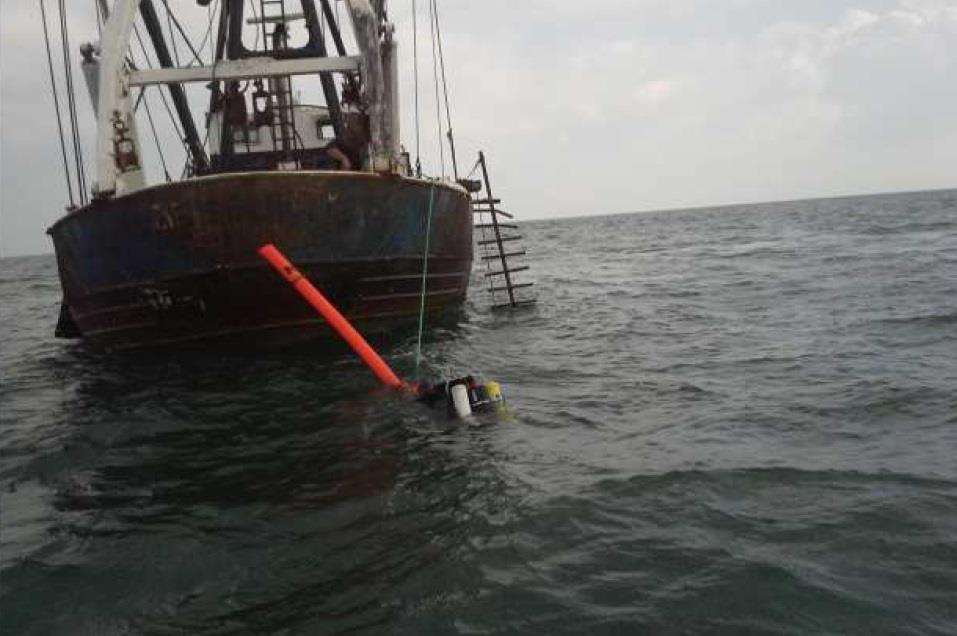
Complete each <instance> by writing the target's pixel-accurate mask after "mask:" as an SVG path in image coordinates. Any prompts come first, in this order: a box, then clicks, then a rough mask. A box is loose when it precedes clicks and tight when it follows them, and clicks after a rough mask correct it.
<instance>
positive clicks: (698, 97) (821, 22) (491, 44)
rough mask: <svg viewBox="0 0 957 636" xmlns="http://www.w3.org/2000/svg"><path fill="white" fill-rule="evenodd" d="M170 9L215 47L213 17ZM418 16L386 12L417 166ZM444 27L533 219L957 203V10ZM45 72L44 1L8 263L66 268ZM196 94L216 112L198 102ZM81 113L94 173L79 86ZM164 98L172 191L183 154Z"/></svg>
mask: <svg viewBox="0 0 957 636" xmlns="http://www.w3.org/2000/svg"><path fill="white" fill-rule="evenodd" d="M170 3H171V5H172V6H173V7H174V8H175V9H176V10H177V12H178V13H179V14H180V16H181V18H182V19H183V20H184V22H185V23H186V24H188V25H189V27H188V28H189V30H190V31H191V33H192V34H193V35H194V36H195V40H196V41H199V40H201V39H202V34H203V33H204V32H205V30H206V24H207V21H206V17H205V16H206V11H205V10H204V9H200V8H198V7H196V6H195V2H193V1H192V0H170ZM67 4H68V5H70V9H69V11H70V23H71V40H72V41H71V44H72V45H73V49H74V50H76V49H77V48H78V47H79V44H80V43H81V42H84V41H89V40H95V38H96V27H95V21H94V20H93V18H92V16H93V9H92V0H68V2H67ZM427 4H428V3H427V0H419V1H418V5H419V7H418V8H419V14H420V15H419V58H420V59H419V71H420V93H419V96H420V122H421V133H420V139H421V150H422V158H423V164H424V165H425V166H426V167H427V168H428V169H429V170H431V171H433V172H439V171H440V170H441V169H440V167H439V165H438V155H439V152H438V139H439V136H438V134H437V125H436V109H435V93H434V83H433V81H432V78H433V72H432V71H433V67H432V57H431V40H430V36H429V30H428V21H427V17H426V11H427ZM47 5H48V9H49V8H52V7H53V6H54V5H55V2H54V1H53V0H48V1H47ZM157 5H160V3H159V2H157ZM411 5H412V2H411V0H393V2H391V13H392V17H393V19H394V20H395V22H396V26H397V37H398V39H399V41H400V46H401V54H402V72H401V75H402V78H401V79H402V90H403V95H402V98H403V122H404V126H403V135H402V136H403V140H404V143H405V146H406V147H407V148H409V149H410V150H412V151H413V154H414V148H415V134H414V126H413V123H412V122H413V121H414V119H415V118H414V111H415V109H414V91H413V90H412V87H413V80H412V78H413V75H412V55H411V52H412V37H411V35H412V24H413V23H412V19H411ZM438 7H439V12H440V16H441V27H442V35H443V44H444V52H445V62H446V70H447V74H448V81H449V88H450V97H451V111H452V124H453V129H454V132H455V135H456V140H457V146H458V151H459V163H460V164H461V167H462V169H463V172H468V170H469V169H471V167H472V164H473V163H474V159H475V155H476V152H477V151H478V150H479V149H483V150H485V152H486V154H487V155H488V158H489V163H490V168H491V171H492V179H493V186H494V188H495V190H496V195H497V196H500V197H501V198H502V199H503V200H504V201H505V207H506V208H507V209H509V210H510V211H512V212H514V213H515V214H516V215H517V216H518V217H519V219H532V218H559V217H569V216H582V215H591V214H609V213H619V212H632V211H643V210H655V209H669V208H683V207H697V206H709V205H720V204H729V203H739V202H754V201H775V200H789V199H800V198H810V197H819V196H820V197H823V196H836V195H844V194H865V193H876V192H890V191H902V190H922V189H934V188H949V187H955V186H957V0H587V1H573V0H520V1H516V0H483V2H471V1H466V0H439V3H438ZM56 50H58V49H55V52H56ZM75 57H78V56H75ZM45 61H46V58H45V53H44V49H43V38H42V31H41V24H40V19H39V8H38V3H37V2H36V1H35V0H3V1H2V2H0V250H2V254H3V255H5V256H13V255H20V254H31V253H41V252H49V251H51V250H52V246H51V244H50V242H49V239H48V237H46V235H45V233H44V232H45V229H46V228H47V227H48V226H49V225H50V224H51V223H52V222H53V221H54V220H55V219H57V218H58V217H59V216H60V215H62V213H63V209H64V205H65V203H66V201H67V196H66V186H65V184H64V179H63V175H62V165H61V159H60V155H59V145H58V141H57V133H56V123H55V119H54V115H53V106H52V98H51V97H50V92H49V79H48V77H47V71H46V66H45ZM76 72H77V73H79V71H78V70H77V71H76ZM77 81H79V82H81V80H80V78H79V75H78V77H77ZM309 90H311V89H305V92H306V94H305V95H304V96H303V101H309V97H310V94H309ZM190 91H191V92H190V97H191V100H192V102H193V103H195V104H196V110H197V112H199V113H201V112H202V110H203V107H202V104H203V97H204V95H203V94H202V93H203V89H202V87H201V86H200V87H193V88H191V89H190ZM316 94H318V91H316ZM78 97H79V116H80V120H81V124H82V125H81V128H82V133H83V137H84V139H85V141H86V156H87V159H88V160H89V159H90V158H92V155H93V152H92V151H93V146H92V136H93V126H92V115H91V113H90V109H89V104H88V99H87V96H86V92H85V88H84V87H83V85H82V82H81V83H80V86H79V87H78ZM150 99H151V100H152V101H151V102H150V103H151V104H152V111H153V113H154V115H155V117H156V119H157V121H158V124H159V127H160V128H161V130H160V133H159V134H160V137H161V140H162V141H161V143H162V145H163V147H164V148H165V149H166V153H164V154H166V155H167V157H166V158H167V161H168V163H169V164H170V166H171V168H170V171H171V172H176V171H178V170H179V169H180V167H181V166H182V160H183V153H182V151H181V150H179V148H178V147H177V142H176V140H175V138H174V137H173V136H172V133H171V132H170V130H168V128H169V126H168V125H167V126H166V129H164V128H163V125H162V124H164V123H165V122H162V121H160V120H161V119H163V117H165V115H164V114H163V111H162V106H161V104H160V103H159V102H158V101H157V99H156V96H155V94H154V95H153V96H152V97H151V98H150ZM140 126H141V135H142V137H143V139H144V146H146V145H148V143H147V141H145V140H148V139H149V137H148V136H147V134H146V132H145V131H146V130H147V129H146V128H145V126H146V124H145V123H141V125H140ZM144 152H146V154H147V159H148V160H149V159H156V158H157V157H156V153H155V152H154V151H151V150H148V149H147V150H145V151H144ZM446 154H447V153H446ZM446 159H447V157H446ZM88 163H90V165H92V163H91V162H89V161H88ZM161 174H162V173H161V171H160V170H158V169H157V168H156V166H153V167H152V168H151V170H150V175H151V178H152V179H153V180H156V179H158V178H160V176H161Z"/></svg>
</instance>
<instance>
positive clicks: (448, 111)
mask: <svg viewBox="0 0 957 636" xmlns="http://www.w3.org/2000/svg"><path fill="white" fill-rule="evenodd" d="M431 1H432V6H433V12H432V13H433V16H434V17H435V35H436V39H437V40H438V43H439V63H440V64H441V67H442V92H443V93H444V94H445V118H446V121H447V122H448V137H449V151H450V153H451V155H452V172H453V174H454V175H455V180H456V181H458V179H459V162H458V159H457V158H456V156H455V136H454V135H453V134H452V109H451V108H450V106H449V83H448V80H447V79H446V76H445V53H444V52H443V51H442V27H441V23H440V21H439V0H431Z"/></svg>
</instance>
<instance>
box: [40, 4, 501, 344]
mask: <svg viewBox="0 0 957 636" xmlns="http://www.w3.org/2000/svg"><path fill="white" fill-rule="evenodd" d="M192 1H193V0H190V2H192ZM195 1H196V3H197V4H198V5H200V6H201V7H205V8H206V11H207V12H208V15H209V19H210V24H209V28H210V33H209V34H208V35H209V37H210V38H211V43H210V46H209V51H210V54H209V59H206V60H205V61H204V60H203V55H202V54H201V53H200V52H197V50H196V48H195V47H194V46H193V45H192V44H191V43H190V42H189V39H188V37H187V34H186V31H187V30H188V29H184V25H183V24H182V23H181V22H180V21H179V20H178V19H177V17H176V14H175V13H174V12H173V10H172V8H171V5H172V4H175V3H173V2H172V0H157V4H156V5H155V6H154V3H153V0H115V1H114V2H113V3H112V6H109V5H108V3H107V2H106V0H97V1H96V3H95V5H96V8H97V10H98V15H99V19H100V22H101V29H102V32H101V37H100V39H99V42H98V43H94V44H89V45H85V46H84V47H83V48H82V53H83V61H82V70H83V75H84V78H85V80H86V82H87V85H88V88H89V92H90V97H91V99H92V104H93V108H94V112H95V115H96V123H97V140H96V147H95V158H94V162H93V165H94V166H95V171H94V172H95V175H94V180H93V182H92V183H91V184H90V185H86V184H85V183H83V182H79V180H80V177H82V176H83V175H82V172H83V167H82V165H79V162H78V166H77V168H76V170H75V172H76V174H75V175H74V177H75V178H76V179H75V180H77V181H78V183H77V186H76V189H77V198H78V201H77V202H76V204H75V205H73V206H71V208H70V209H69V210H68V213H67V214H66V215H65V216H64V217H63V218H61V219H59V220H58V221H57V222H56V223H54V224H53V226H52V227H50V228H49V230H48V233H49V234H50V236H51V237H52V239H53V244H54V247H55V251H56V258H57V265H58V269H59V275H60V281H61V283H62V287H63V293H64V298H63V304H62V308H61V312H60V321H59V324H58V327H57V335H59V336H62V337H82V338H84V339H86V340H88V341H90V342H92V343H94V344H96V345H100V346H103V347H106V348H108V349H132V348H142V347H167V346H179V345H190V346H193V345H198V346H207V345H212V344H219V343H226V342H233V341H236V342H241V343H244V344H252V343H256V344H273V343H288V342H297V341H301V340H306V339H310V338H316V337H320V338H321V337H325V336H327V335H328V330H327V328H326V327H325V325H324V323H323V322H322V321H321V319H319V318H318V317H316V316H315V315H314V314H312V313H311V312H310V310H309V308H308V306H306V305H305V304H304V303H303V302H302V301H301V300H300V299H299V298H298V297H297V296H296V295H295V294H294V293H293V292H292V291H291V290H290V289H289V288H288V287H287V286H286V285H282V284H277V281H276V277H275V274H274V273H272V272H271V271H270V270H269V268H268V266H267V265H266V264H264V263H263V262H262V261H261V260H259V259H258V257H257V252H256V251H257V248H258V247H259V246H261V245H263V244H264V243H275V244H276V245H277V246H279V247H281V248H282V249H283V250H284V251H285V252H286V253H287V254H288V255H289V256H290V258H291V260H293V262H295V263H296V265H297V266H298V267H299V268H300V269H301V270H302V271H303V273H304V274H306V275H307V276H308V277H309V278H310V279H312V280H313V281H314V282H315V283H316V284H317V285H318V286H319V287H321V288H322V289H323V290H324V292H325V293H326V294H327V295H328V296H329V297H330V298H331V299H332V300H333V301H334V302H335V304H336V305H337V306H338V307H340V308H341V309H342V311H343V313H344V314H345V315H346V316H347V317H348V318H349V319H350V320H351V321H352V322H354V323H355V324H356V325H357V326H358V327H359V328H360V329H361V330H363V331H364V332H369V333H377V332H389V331H390V330H392V329H393V328H395V327H396V326H397V325H400V324H403V322H404V321H408V320H411V319H414V318H415V317H417V316H419V313H420V311H425V312H427V313H437V312H443V311H446V310H449V309H450V308H455V307H458V306H461V304H462V303H463V301H464V300H465V298H466V293H467V288H468V282H469V277H470V273H471V270H472V264H473V251H474V247H473V227H474V222H473V215H474V214H475V213H476V212H478V211H485V212H488V213H489V215H490V217H491V222H490V223H484V224H480V227H481V228H482V232H483V233H487V232H492V234H491V238H488V236H486V238H485V240H484V241H482V240H480V241H479V244H480V245H483V246H485V247H488V246H492V247H493V248H494V249H495V250H497V256H496V252H491V254H492V256H490V257H488V258H486V256H481V257H480V258H482V259H483V262H485V263H486V264H487V268H488V269H489V272H487V273H488V274H489V280H490V287H489V288H490V289H497V290H503V291H507V293H508V295H509V297H511V298H512V300H514V290H513V289H511V287H513V282H512V280H511V277H509V273H510V269H509V262H508V260H507V258H506V256H508V254H507V252H506V251H505V250H504V248H503V242H507V241H508V240H509V237H503V236H502V231H503V227H499V222H498V221H499V216H500V215H505V213H504V212H501V211H497V210H496V206H495V203H496V201H495V200H494V199H493V198H492V196H491V194H490V193H488V194H486V195H481V194H480V193H479V191H480V189H481V182H480V181H471V180H468V179H458V174H457V172H458V170H457V166H456V170H455V172H456V174H455V175H454V176H450V177H448V178H442V177H436V178H427V177H425V176H424V175H423V174H422V170H421V162H420V161H419V158H418V153H416V161H415V164H416V165H415V166H413V165H412V164H413V162H412V160H411V159H410V155H409V153H407V152H404V150H403V147H402V145H401V143H400V124H399V121H400V118H399V73H398V59H399V56H398V46H397V41H396V37H395V29H394V27H393V25H392V23H391V22H390V20H389V15H388V11H387V7H386V3H385V2H384V0H378V1H377V0H371V1H370V0H343V1H342V2H341V5H342V6H341V7H340V5H339V4H338V2H339V1H340V0H316V1H313V0H254V1H252V0H219V1H218V2H212V3H211V1H210V0H195ZM433 1H434V0H433ZM334 2H335V3H336V4H335V5H334V4H333V3H334ZM181 4H185V0H182V2H181ZM340 9H344V11H342V15H339V13H340ZM430 9H434V4H433V5H431V6H430ZM60 10H61V25H62V23H63V22H64V20H63V11H64V10H65V9H64V5H63V2H62V0H60ZM437 20H438V16H437V14H433V13H432V12H430V26H431V27H433V31H432V32H433V34H434V32H435V29H434V27H437V26H438V21H437ZM46 24H47V22H46V14H44V27H45V28H46ZM137 25H141V26H142V27H143V29H145V32H146V35H145V36H143V35H141V30H140V29H139V28H138V26H137ZM187 26H188V25H187ZM67 37H68V36H67V34H66V32H63V38H62V40H63V42H64V46H65V50H66V48H68V46H69V45H68V40H67ZM297 39H298V42H297ZM144 41H147V42H148V44H149V46H150V47H151V49H152V52H153V55H152V56H150V55H148V54H147V53H146V50H145V49H146V47H145V46H144ZM177 41H178V42H179V47H178V48H179V49H184V43H185V44H186V45H188V49H187V50H177V47H176V44H177ZM134 43H136V44H138V45H139V46H140V47H142V48H143V50H142V55H141V56H140V57H139V58H138V60H139V63H137V58H135V56H134V55H133V54H132V52H131V51H132V50H133V48H132V47H133V45H134ZM171 44H172V48H173V50H172V52H171ZM433 46H434V42H433ZM439 46H440V47H441V41H439ZM349 47H352V49H353V50H350V49H349ZM48 52H49V38H48ZM184 56H185V57H187V58H191V59H189V61H188V63H182V61H181V62H180V63H177V60H176V59H175V58H177V57H180V58H182V57H184ZM48 57H49V56H48ZM151 60H155V62H156V63H155V64H153V65H152V66H153V67H152V68H146V67H145V63H144V62H149V61H151ZM442 62H443V71H444V60H442ZM50 67H51V81H52V82H53V86H54V88H55V87H56V80H55V79H54V76H53V63H52V58H51V59H50ZM67 73H68V74H69V64H67ZM67 80H68V82H70V84H71V85H70V86H68V89H69V90H70V91H71V94H70V95H69V97H72V79H71V78H70V77H69V75H68V77H67ZM437 81H438V80H437ZM305 82H315V83H318V87H319V89H320V90H317V91H316V94H318V95H321V99H319V100H318V101H319V102H320V103H316V104H306V103H301V101H302V100H301V99H299V98H298V95H299V94H300V92H301V86H302V84H303V83H305ZM190 84H199V85H200V86H205V87H206V88H207V89H208V91H209V94H208V100H207V101H206V102H205V104H204V105H205V106H206V108H205V112H202V111H201V112H200V115H202V121H201V124H205V125H204V126H203V125H197V120H198V119H200V117H198V116H197V115H195V114H194V110H195V101H196V100H195V98H194V99H193V100H192V102H191V101H190V99H189V98H188V97H187V93H186V91H185V88H184V87H185V86H187V85H190ZM148 89H152V90H154V91H159V92H160V93H161V94H162V96H163V98H164V103H166V105H167V106H169V110H170V111H172V112H173V113H175V123H176V124H177V127H176V131H177V134H178V135H179V136H180V138H181V141H182V142H183V145H184V147H185V149H186V155H187V162H186V166H185V168H184V170H183V173H182V175H181V178H172V177H171V176H170V175H169V170H168V168H167V167H166V166H165V165H164V168H163V169H164V172H166V180H165V181H162V182H159V183H155V184H150V183H148V182H147V178H146V176H145V175H146V171H145V168H144V149H143V141H142V139H141V138H143V137H145V136H146V135H144V134H143V132H142V130H143V129H144V123H143V122H144V113H143V108H142V106H143V105H144V104H143V102H144V99H143V95H144V94H145V92H146V91H147V90H148ZM416 90H418V79H416ZM416 101H418V100H416ZM147 105H148V104H147ZM75 110H76V108H75V104H73V103H72V100H70V103H69V104H68V107H67V111H68V112H70V113H71V115H72V117H73V118H74V119H75ZM59 113H60V107H59V105H58V106H57V114H58V117H59ZM146 116H147V118H148V125H149V126H150V127H151V128H153V133H154V135H153V136H154V140H155V141H156V143H157V145H160V139H159V138H158V137H157V136H156V134H155V126H154V121H153V120H154V117H153V116H152V115H150V113H149V111H147V112H146ZM157 118H158V116H157ZM417 119H418V118H417ZM203 127H205V134H204V135H203V136H202V137H201V135H200V129H202V128H203ZM61 130H62V125H61ZM443 136H446V137H447V138H448V141H449V143H450V144H451V148H450V150H451V156H452V159H453V161H454V160H455V156H454V152H455V149H454V141H453V137H452V135H451V121H449V130H448V133H447V134H446V135H443ZM62 141H63V134H62V133H61V142H62ZM74 141H76V139H75V138H74ZM77 143H78V142H77ZM65 145H68V144H65ZM416 145H418V144H416ZM160 152H162V148H160ZM63 158H64V167H65V169H66V173H67V182H68V184H69V183H70V169H69V165H68V161H67V151H66V148H65V147H64V157H63ZM164 164H165V162H164ZM482 167H483V170H484V160H483V162H482ZM473 195H474V196H473ZM72 196H73V195H72V192H71V198H72ZM482 196H484V197H485V198H481V197H482ZM513 254H514V253H513ZM496 263H498V264H499V267H495V264H496ZM503 276H504V277H505V278H506V279H507V284H498V283H495V282H494V281H495V280H498V279H501V277H503Z"/></svg>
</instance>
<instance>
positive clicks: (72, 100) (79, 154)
mask: <svg viewBox="0 0 957 636" xmlns="http://www.w3.org/2000/svg"><path fill="white" fill-rule="evenodd" d="M59 9H60V37H61V42H62V44H63V66H64V67H65V71H66V73H65V75H66V90H67V107H68V109H69V113H70V129H71V132H72V133H73V158H74V159H75V161H76V181H77V189H78V190H79V192H78V198H79V200H80V204H81V205H86V203H87V198H86V170H85V168H84V161H83V144H82V143H81V141H80V118H79V117H78V116H77V114H76V92H75V91H74V88H73V67H72V65H71V64H70V33H69V29H68V27H67V20H66V5H65V3H64V0H60V1H59Z"/></svg>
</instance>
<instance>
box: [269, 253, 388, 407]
mask: <svg viewBox="0 0 957 636" xmlns="http://www.w3.org/2000/svg"><path fill="white" fill-rule="evenodd" d="M259 255H260V256H262V257H263V258H264V259H266V260H267V261H269V264H270V265H272V266H273V268H274V269H275V270H276V271H277V272H279V274H280V275H281V276H282V277H283V278H285V279H286V281H287V282H288V283H289V284H290V285H292V286H293V287H295V288H296V291H298V292H299V294H300V295H301V296H302V297H303V298H305V299H306V302H308V303H309V304H310V305H312V306H313V307H314V308H315V309H316V311H318V312H319V313H320V314H322V317H323V318H325V319H326V322H328V323H329V325H330V326H331V327H332V328H333V329H335V330H336V333H338V334H339V335H340V336H342V339H343V340H345V341H346V342H347V343H348V344H349V346H350V347H352V350H353V351H355V352H356V354H357V355H358V356H359V357H360V358H362V361H363V362H365V363H366V366H368V367H369V368H370V369H371V370H372V372H373V373H374V374H375V375H376V377H377V378H379V380H380V381H381V382H382V383H383V384H384V385H386V386H388V387H390V388H393V389H402V388H404V387H405V386H406V385H405V383H404V382H402V380H400V379H399V377H398V376H397V375H396V374H395V373H394V372H393V371H392V369H390V368H389V365H388V364H386V363H385V361H384V360H383V359H382V358H381V357H380V356H379V354H378V353H376V352H375V350H374V349H373V348H372V347H370V346H369V343H368V342H366V340H365V338H363V337H362V334H360V333H359V332H358V331H356V330H355V328H354V327H353V326H352V325H351V324H349V321H348V320H346V319H345V317H344V316H343V315H342V314H341V313H339V310H338V309H336V308H335V307H334V306H333V305H332V303H330V302H329V301H328V300H326V297H325V296H323V295H322V293H321V292H320V291H319V290H318V289H316V288H315V287H314V286H313V285H312V283H310V282H309V280H308V279H307V278H306V277H305V276H303V275H302V274H301V273H300V272H299V270H297V269H296V268H295V266H294V265H293V264H292V263H290V262H289V259H287V258H286V257H285V256H284V255H283V253H282V252H280V251H279V250H278V249H276V246H275V245H273V244H272V243H269V244H266V245H263V246H262V247H260V248H259Z"/></svg>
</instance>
